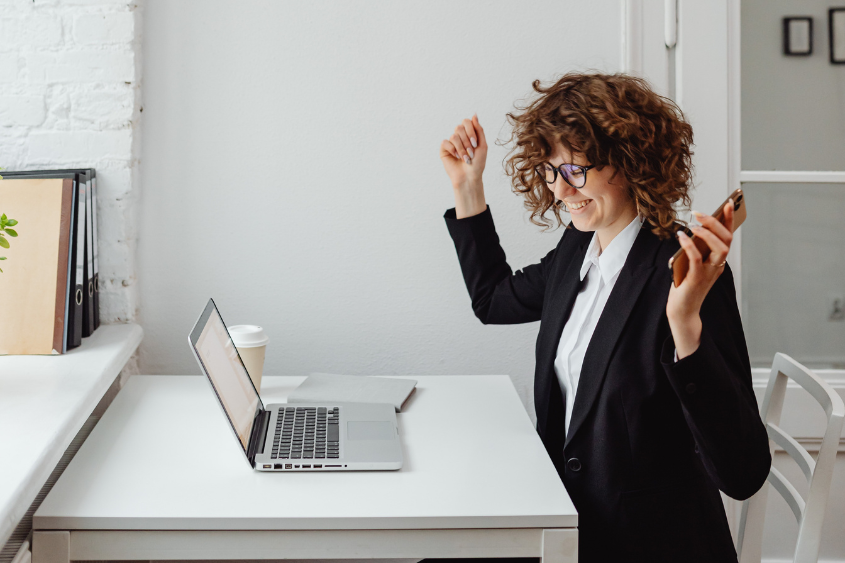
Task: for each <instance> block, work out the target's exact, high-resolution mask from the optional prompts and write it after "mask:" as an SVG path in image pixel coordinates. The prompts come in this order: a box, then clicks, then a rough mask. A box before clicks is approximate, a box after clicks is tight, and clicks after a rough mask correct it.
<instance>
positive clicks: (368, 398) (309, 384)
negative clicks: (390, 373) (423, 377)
mask: <svg viewBox="0 0 845 563" xmlns="http://www.w3.org/2000/svg"><path fill="white" fill-rule="evenodd" d="M416 386H417V382H416V380H414V379H398V378H395V377H369V376H365V375H336V374H333V373H312V374H311V375H309V376H308V377H307V378H306V379H305V381H303V382H302V383H301V384H300V386H299V387H297V388H296V389H294V390H293V392H292V393H291V394H290V395H288V403H311V402H314V401H331V402H336V403H388V404H390V405H393V408H395V409H396V412H402V404H403V403H404V402H405V401H406V400H407V399H408V397H409V396H410V395H411V393H412V392H413V391H414V388H416Z"/></svg>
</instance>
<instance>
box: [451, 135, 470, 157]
mask: <svg viewBox="0 0 845 563" xmlns="http://www.w3.org/2000/svg"><path fill="white" fill-rule="evenodd" d="M464 135H466V133H464ZM449 141H451V143H452V145H454V147H455V150H456V152H457V154H458V160H463V161H464V162H466V163H467V164H470V163H471V162H472V160H471V157H470V156H469V153H467V150H466V145H464V141H463V139H461V136H460V135H459V134H458V130H457V129H456V130H455V133H454V134H453V135H452V136H451V137H449Z"/></svg>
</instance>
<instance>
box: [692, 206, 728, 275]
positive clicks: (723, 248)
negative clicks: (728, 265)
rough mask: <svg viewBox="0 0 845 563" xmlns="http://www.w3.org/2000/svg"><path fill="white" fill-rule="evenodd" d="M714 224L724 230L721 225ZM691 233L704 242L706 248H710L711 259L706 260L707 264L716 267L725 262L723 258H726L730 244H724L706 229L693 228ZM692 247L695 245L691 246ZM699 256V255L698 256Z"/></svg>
mask: <svg viewBox="0 0 845 563" xmlns="http://www.w3.org/2000/svg"><path fill="white" fill-rule="evenodd" d="M711 219H712V217H711ZM714 221H715V220H714ZM716 224H718V225H719V226H721V227H722V228H724V225H722V224H721V223H719V222H718V221H716ZM692 232H693V233H695V236H696V237H698V238H700V239H701V240H703V241H704V242H706V243H707V246H709V247H710V256H711V257H712V259H711V260H708V262H707V263H708V264H710V265H716V264H721V263H722V262H724V261H725V258H727V257H728V250H730V246H729V244H730V243H728V244H725V243H724V241H723V240H722V239H721V238H719V237H718V236H716V235H715V234H714V233H713V232H712V231H710V230H709V229H707V228H706V227H695V228H694V229H693V230H692ZM693 246H695V245H694V244H693ZM696 250H698V249H696ZM700 255H701V253H699V256H700Z"/></svg>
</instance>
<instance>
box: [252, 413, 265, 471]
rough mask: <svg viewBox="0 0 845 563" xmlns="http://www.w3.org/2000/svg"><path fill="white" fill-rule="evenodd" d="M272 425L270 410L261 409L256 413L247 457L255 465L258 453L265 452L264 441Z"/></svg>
mask: <svg viewBox="0 0 845 563" xmlns="http://www.w3.org/2000/svg"><path fill="white" fill-rule="evenodd" d="M269 426H270V411H268V410H264V409H261V410H259V411H258V414H256V415H255V420H254V421H253V424H252V435H251V436H250V437H249V449H248V451H247V457H249V462H250V463H251V464H252V466H253V467H255V456H256V454H263V453H264V441H265V439H266V438H267V428H268V427H269Z"/></svg>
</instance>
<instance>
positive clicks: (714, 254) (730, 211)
mask: <svg viewBox="0 0 845 563" xmlns="http://www.w3.org/2000/svg"><path fill="white" fill-rule="evenodd" d="M733 216H734V204H733V201H729V202H728V203H726V204H725V208H724V210H723V212H722V220H721V221H719V220H718V219H715V218H713V217H711V216H709V215H701V214H699V213H696V215H695V218H696V219H697V220H698V221H699V222H700V223H701V226H700V227H693V229H692V232H693V233H694V234H695V236H696V237H698V238H700V239H701V240H703V241H704V242H705V243H707V246H709V247H710V256H708V257H707V260H705V261H702V260H701V252H699V251H698V248H696V246H695V244H694V243H693V242H692V239H690V237H688V236H687V235H686V234H685V233H684V232H683V231H678V241H679V242H680V243H681V247H682V248H683V249H684V252H686V255H687V258H689V271H688V272H687V276H686V277H685V278H684V281H682V282H681V285H679V286H678V287H675V285H674V284H673V285H672V287H671V288H670V289H669V299H668V300H667V302H666V317H667V318H668V319H669V328H670V329H671V330H672V338H673V339H674V340H675V349H676V350H677V352H678V358H679V359H680V358H684V357H686V356H689V355H690V354H692V353H693V352H695V351H696V350H697V349H698V345H699V343H700V342H701V317H700V316H699V312H700V311H701V304H702V303H703V302H704V298H705V297H707V294H708V293H709V292H710V288H711V287H713V284H714V283H716V280H717V279H718V278H719V276H721V275H722V272H723V271H724V270H725V260H726V259H727V257H728V251H729V250H730V248H731V241H732V240H733V233H731V229H730V226H731V225H733Z"/></svg>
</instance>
